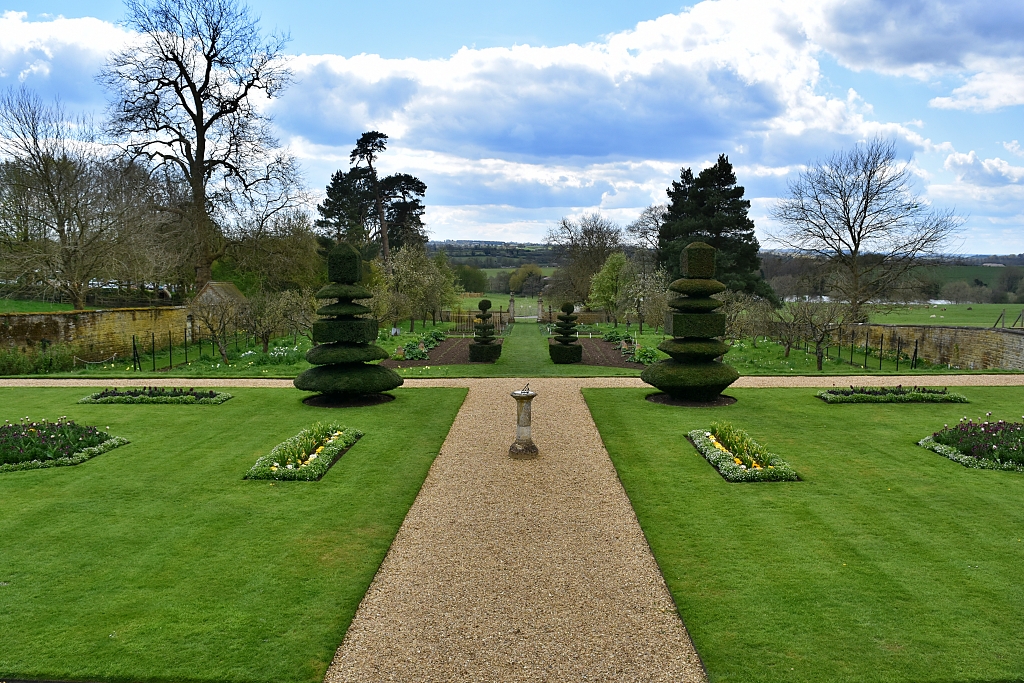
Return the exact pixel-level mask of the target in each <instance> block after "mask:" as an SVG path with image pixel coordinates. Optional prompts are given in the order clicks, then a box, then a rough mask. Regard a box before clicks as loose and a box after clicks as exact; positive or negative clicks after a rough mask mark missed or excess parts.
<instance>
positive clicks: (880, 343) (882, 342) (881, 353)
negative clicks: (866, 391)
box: [878, 332, 885, 370]
mask: <svg viewBox="0 0 1024 683" xmlns="http://www.w3.org/2000/svg"><path fill="white" fill-rule="evenodd" d="M884 355H885V332H883V333H882V336H881V337H880V338H879V339H878V369H879V370H881V369H882V356H884Z"/></svg>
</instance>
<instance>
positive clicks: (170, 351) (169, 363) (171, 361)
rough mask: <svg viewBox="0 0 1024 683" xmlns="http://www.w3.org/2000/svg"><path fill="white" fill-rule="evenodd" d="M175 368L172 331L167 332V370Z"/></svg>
mask: <svg viewBox="0 0 1024 683" xmlns="http://www.w3.org/2000/svg"><path fill="white" fill-rule="evenodd" d="M173 367H174V340H173V339H171V331H170V330H167V369H168V370H170V369H171V368H173Z"/></svg>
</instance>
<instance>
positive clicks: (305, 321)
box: [278, 289, 320, 341]
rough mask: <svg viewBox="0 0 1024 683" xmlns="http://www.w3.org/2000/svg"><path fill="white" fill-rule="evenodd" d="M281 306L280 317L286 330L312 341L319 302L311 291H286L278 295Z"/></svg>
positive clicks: (317, 318) (317, 317) (318, 317)
mask: <svg viewBox="0 0 1024 683" xmlns="http://www.w3.org/2000/svg"><path fill="white" fill-rule="evenodd" d="M278 299H279V301H280V306H281V317H282V318H283V319H284V322H285V324H286V325H288V329H290V330H293V331H294V332H295V333H296V334H301V335H302V336H303V337H306V338H307V339H309V341H313V323H315V322H316V321H317V320H319V319H320V316H318V315H317V314H316V311H317V309H318V308H319V307H320V302H319V301H318V300H317V298H316V296H315V295H314V294H313V290H312V289H302V290H300V291H295V290H294V289H287V290H285V291H283V292H281V293H280V294H278Z"/></svg>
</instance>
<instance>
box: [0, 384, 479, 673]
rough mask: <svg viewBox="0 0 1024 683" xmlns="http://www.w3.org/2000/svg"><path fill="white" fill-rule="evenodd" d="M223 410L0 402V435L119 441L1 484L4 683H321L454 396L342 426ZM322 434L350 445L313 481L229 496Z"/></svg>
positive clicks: (54, 395)
mask: <svg viewBox="0 0 1024 683" xmlns="http://www.w3.org/2000/svg"><path fill="white" fill-rule="evenodd" d="M232 392H233V393H234V394H235V398H234V399H233V400H231V401H228V402H227V403H224V404H223V405H221V406H219V407H218V408H217V409H216V410H215V411H211V410H209V409H208V408H206V407H204V406H150V405H80V404H77V403H76V402H77V400H78V399H79V398H81V395H82V389H81V388H71V389H0V406H3V408H2V410H0V413H2V414H0V419H12V420H13V419H16V418H20V417H23V416H25V415H29V416H32V417H37V416H38V417H40V418H42V417H50V418H55V417H57V416H60V415H65V414H66V415H68V416H70V417H72V418H74V419H75V420H78V421H81V422H85V423H89V424H100V423H102V424H103V425H110V432H111V433H113V434H118V435H120V436H124V437H126V438H128V439H129V440H130V441H131V442H132V443H131V444H130V445H128V446H124V447H122V448H118V449H116V450H113V451H111V452H109V453H106V454H104V455H103V456H102V457H99V458H95V459H93V460H90V461H88V462H85V463H83V464H81V465H79V466H77V467H61V468H54V469H49V470H34V471H29V472H11V473H7V474H4V475H3V477H0V500H2V501H3V505H2V506H0V539H3V540H2V552H0V643H2V646H0V677H11V678H16V677H21V678H46V679H58V680H60V679H62V680H90V681H168V682H170V681H175V682H188V681H239V682H242V681H246V682H248V681H260V682H262V681H273V682H275V683H276V682H278V681H320V680H322V679H323V675H324V671H325V670H326V667H327V666H328V664H329V663H330V661H331V659H332V657H333V656H334V652H335V650H336V648H337V647H338V645H339V644H340V643H341V641H342V638H343V636H344V634H345V630H346V629H347V628H348V624H349V622H350V620H351V618H352V615H353V614H354V613H355V610H356V607H357V606H358V604H359V601H360V599H361V598H362V596H363V593H364V592H365V591H366V588H367V587H368V586H369V584H370V581H371V580H372V579H373V576H374V573H375V572H376V570H377V567H378V566H379V565H380V562H381V560H382V559H383V557H384V555H385V553H386V552H387V549H388V547H389V545H390V543H391V540H392V538H393V537H394V534H395V533H396V532H397V530H398V527H399V526H400V525H401V522H402V520H403V519H404V517H405V514H406V512H407V510H408V508H409V506H410V505H411V504H412V501H413V500H414V498H415V497H416V494H417V492H418V491H419V488H420V486H421V484H422V482H423V479H424V477H425V476H426V473H427V470H428V469H429V467H430V464H431V462H433V459H434V457H435V456H436V455H437V453H438V451H439V450H440V446H441V443H442V441H443V440H444V438H445V435H446V434H447V432H448V429H449V427H450V425H451V423H452V421H453V420H454V417H455V414H456V412H457V411H458V408H459V406H460V405H461V403H462V400H463V399H464V397H465V393H466V392H465V390H463V389H399V390H397V391H396V392H395V395H396V396H397V398H396V400H394V401H392V402H390V403H386V404H381V405H377V406H373V407H366V408H347V409H344V410H338V411H331V410H325V409H318V408H311V407H308V406H304V405H303V404H302V403H301V399H302V397H303V395H304V394H302V393H301V392H299V391H297V390H291V389H241V388H239V389H232ZM330 419H338V420H343V421H344V422H345V424H346V425H349V426H351V427H353V428H358V429H361V430H362V431H364V432H365V434H366V435H365V436H364V437H363V438H362V439H360V441H359V443H358V444H356V446H355V447H353V448H352V449H351V450H350V451H348V452H347V453H346V454H345V455H344V456H343V457H342V458H341V459H340V460H339V461H338V462H337V464H335V465H334V467H332V468H331V470H330V472H328V473H327V475H326V476H325V477H324V478H323V479H322V480H321V481H319V482H315V483H310V482H280V481H277V482H267V481H246V480H243V479H242V476H243V475H244V473H245V472H246V470H247V469H249V467H250V466H251V465H252V463H253V462H254V461H255V460H256V459H257V458H259V457H260V456H263V455H266V454H267V453H268V452H269V451H270V449H271V448H273V447H274V445H275V444H277V443H279V442H281V441H283V440H285V439H287V438H288V437H291V436H293V435H294V434H295V433H296V432H298V431H299V430H300V429H302V428H304V427H308V426H309V425H310V424H312V423H313V422H316V421H322V420H330Z"/></svg>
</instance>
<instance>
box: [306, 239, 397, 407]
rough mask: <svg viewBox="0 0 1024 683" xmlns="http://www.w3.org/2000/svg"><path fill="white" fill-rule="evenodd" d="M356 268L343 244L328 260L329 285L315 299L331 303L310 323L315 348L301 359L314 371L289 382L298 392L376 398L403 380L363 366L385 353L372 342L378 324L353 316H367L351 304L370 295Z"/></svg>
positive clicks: (359, 306)
mask: <svg viewBox="0 0 1024 683" xmlns="http://www.w3.org/2000/svg"><path fill="white" fill-rule="evenodd" d="M361 265H362V261H361V259H360V256H359V252H358V251H356V249H355V247H353V246H352V245H351V244H348V243H347V242H342V243H341V244H339V245H338V246H336V247H335V248H334V249H332V250H331V252H330V254H328V256H327V277H328V279H329V280H330V281H331V284H329V285H327V286H325V287H323V288H322V289H321V290H320V291H319V292H317V293H316V296H317V298H318V299H334V300H335V303H332V304H328V305H326V306H323V307H321V308H319V309H317V315H321V316H324V317H323V318H321V319H320V320H317V321H316V322H315V323H313V341H314V342H315V343H316V346H314V347H313V348H311V349H310V350H309V351H308V352H307V353H306V360H307V361H309V362H310V363H312V364H313V365H314V366H316V367H312V368H310V369H309V370H306V371H305V372H302V373H301V374H299V376H298V377H296V378H295V380H294V384H295V386H296V387H297V388H299V389H302V390H303V391H315V392H318V393H320V394H324V395H325V396H327V397H328V398H330V397H337V398H341V399H344V398H349V397H355V396H364V395H368V394H379V393H381V392H383V391H388V390H390V389H395V388H396V387H399V386H401V385H402V378H401V377H399V376H398V373H396V372H395V371H394V370H392V369H390V368H385V367H382V366H380V365H369V364H368V361H373V360H381V359H384V358H387V357H388V353H387V351H385V350H384V349H382V348H380V347H379V346H377V345H376V344H374V343H373V342H375V341H376V340H377V320H376V319H375V318H365V317H356V316H363V315H365V314H367V313H370V309H369V308H367V307H366V306H363V305H362V304H357V303H355V302H354V300H355V299H367V298H369V297H370V296H371V293H370V291H369V290H368V289H366V288H365V287H361V286H360V285H358V284H357V283H358V282H359V279H360V277H359V276H360V268H361Z"/></svg>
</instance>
